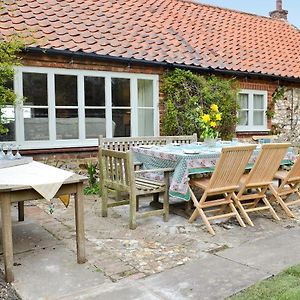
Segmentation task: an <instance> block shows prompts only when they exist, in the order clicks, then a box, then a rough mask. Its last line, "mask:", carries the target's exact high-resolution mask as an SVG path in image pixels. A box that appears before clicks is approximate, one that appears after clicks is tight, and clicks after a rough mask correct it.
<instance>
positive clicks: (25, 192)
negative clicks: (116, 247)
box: [0, 174, 86, 282]
mask: <svg viewBox="0 0 300 300" xmlns="http://www.w3.org/2000/svg"><path fill="white" fill-rule="evenodd" d="M42 176H47V174H43V175H42ZM85 180H86V178H85V177H83V176H80V175H76V174H74V175H72V176H71V177H69V178H68V179H66V180H65V181H64V182H63V184H62V185H61V187H60V188H59V189H58V190H57V192H56V194H55V196H54V197H59V196H61V195H70V194H74V195H75V223H76V243H77V262H78V263H79V264H82V263H84V262H85V261H86V258H85V238H84V208H83V197H82V193H83V182H84V181H85ZM0 182H1V181H0ZM39 199H43V196H41V194H40V193H38V192H37V191H36V190H35V189H33V188H32V187H31V186H21V185H14V186H11V185H1V184H0V206H1V219H2V245H3V256H4V268H5V280H6V281H7V282H12V281H13V280H14V275H13V242H12V222H11V204H12V203H14V202H19V203H22V202H23V203H24V201H27V200H39Z"/></svg>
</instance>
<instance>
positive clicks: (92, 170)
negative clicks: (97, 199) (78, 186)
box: [81, 162, 100, 195]
mask: <svg viewBox="0 0 300 300" xmlns="http://www.w3.org/2000/svg"><path fill="white" fill-rule="evenodd" d="M81 167H83V168H84V169H86V170H87V174H88V182H89V185H88V186H86V187H85V188H84V190H83V192H84V194H85V195H94V194H99V192H100V186H99V184H98V182H97V163H92V162H89V163H87V164H85V165H81Z"/></svg>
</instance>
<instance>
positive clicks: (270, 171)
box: [233, 143, 290, 226]
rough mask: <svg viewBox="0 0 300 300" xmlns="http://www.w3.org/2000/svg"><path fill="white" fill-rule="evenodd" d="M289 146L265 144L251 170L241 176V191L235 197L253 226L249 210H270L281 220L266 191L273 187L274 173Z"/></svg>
mask: <svg viewBox="0 0 300 300" xmlns="http://www.w3.org/2000/svg"><path fill="white" fill-rule="evenodd" d="M289 146H290V144H289V143H282V144H263V145H262V146H261V151H260V152H259V154H258V157H257V159H256V161H255V163H254V165H253V167H252V169H251V171H250V172H249V174H245V175H243V176H242V178H241V182H240V189H239V192H238V193H237V194H234V195H233V198H234V202H235V204H236V206H237V207H238V209H239V211H240V213H241V215H242V217H244V219H245V220H246V222H247V223H248V224H249V225H251V226H254V224H253V222H252V220H251V219H250V217H249V214H248V213H249V212H254V211H261V210H269V211H270V212H271V214H272V216H273V218H274V219H275V220H280V219H279V217H278V215H277V214H276V212H275V210H274V209H273V207H272V206H271V204H270V202H269V201H268V199H267V197H266V192H267V190H269V189H271V186H272V180H273V178H274V175H275V173H276V171H277V170H278V168H279V166H280V164H281V161H282V159H283V158H284V155H285V153H286V152H287V150H288V147H289ZM249 191H250V193H249ZM262 202H263V205H262Z"/></svg>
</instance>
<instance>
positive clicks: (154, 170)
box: [134, 168, 174, 174]
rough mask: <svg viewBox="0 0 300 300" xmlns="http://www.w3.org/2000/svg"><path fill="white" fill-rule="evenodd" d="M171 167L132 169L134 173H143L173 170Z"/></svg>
mask: <svg viewBox="0 0 300 300" xmlns="http://www.w3.org/2000/svg"><path fill="white" fill-rule="evenodd" d="M173 171H174V169H173V168H159V169H148V170H138V171H134V173H135V174H143V173H149V172H164V173H167V172H173Z"/></svg>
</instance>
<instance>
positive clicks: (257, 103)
mask: <svg viewBox="0 0 300 300" xmlns="http://www.w3.org/2000/svg"><path fill="white" fill-rule="evenodd" d="M253 108H254V109H264V96H263V95H255V94H254V95H253Z"/></svg>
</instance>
